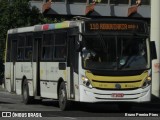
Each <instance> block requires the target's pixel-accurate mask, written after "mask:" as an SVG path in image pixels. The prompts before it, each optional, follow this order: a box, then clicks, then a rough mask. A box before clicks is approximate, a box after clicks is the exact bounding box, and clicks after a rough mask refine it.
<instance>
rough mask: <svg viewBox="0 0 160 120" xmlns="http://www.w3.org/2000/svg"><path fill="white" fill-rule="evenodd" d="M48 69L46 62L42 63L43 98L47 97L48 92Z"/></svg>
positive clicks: (41, 85)
mask: <svg viewBox="0 0 160 120" xmlns="http://www.w3.org/2000/svg"><path fill="white" fill-rule="evenodd" d="M46 71H47V67H46V62H40V88H41V89H40V94H41V97H47V96H49V95H48V92H47V81H46V80H47V74H46Z"/></svg>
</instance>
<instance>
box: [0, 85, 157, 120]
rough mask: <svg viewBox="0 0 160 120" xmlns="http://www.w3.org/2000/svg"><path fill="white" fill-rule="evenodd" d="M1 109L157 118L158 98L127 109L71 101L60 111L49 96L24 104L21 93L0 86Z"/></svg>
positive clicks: (93, 119)
mask: <svg viewBox="0 0 160 120" xmlns="http://www.w3.org/2000/svg"><path fill="white" fill-rule="evenodd" d="M2 112H11V114H12V116H14V117H15V116H16V115H18V113H21V115H22V114H23V115H27V116H28V115H30V113H37V115H39V116H42V118H38V119H45V120H46V119H49V120H51V119H52V120H54V119H55V120H64V119H66V120H68V119H69V120H71V119H72V120H73V119H78V120H82V119H83V120H97V119H98V120H117V119H123V120H136V119H140V120H146V119H148V120H151V119H154V120H159V119H160V100H158V99H154V102H151V103H143V104H133V108H132V109H131V111H130V112H129V111H125V110H124V111H121V110H119V108H118V106H117V104H115V103H107V104H106V103H105V104H104V103H101V104H85V103H73V105H72V108H71V109H70V110H69V111H65V112H62V111H60V109H59V108H58V102H57V101H53V100H50V99H45V100H43V101H41V102H38V101H36V102H34V103H33V104H30V105H24V104H23V102H22V98H21V96H19V95H16V94H14V93H9V92H7V91H5V90H4V89H3V88H2V87H1V86H0V116H2ZM147 115H151V116H152V117H148V116H147ZM131 116H132V117H131ZM137 116H138V117H137ZM140 116H141V117H140ZM153 116H154V117H153ZM157 116H158V117H157ZM0 119H2V118H0ZM3 119H8V118H3ZM9 119H16V120H18V119H22V118H21V117H16V118H9ZM23 119H27V118H23Z"/></svg>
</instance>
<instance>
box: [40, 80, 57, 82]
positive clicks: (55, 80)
mask: <svg viewBox="0 0 160 120" xmlns="http://www.w3.org/2000/svg"><path fill="white" fill-rule="evenodd" d="M40 81H43V82H58V81H56V80H40Z"/></svg>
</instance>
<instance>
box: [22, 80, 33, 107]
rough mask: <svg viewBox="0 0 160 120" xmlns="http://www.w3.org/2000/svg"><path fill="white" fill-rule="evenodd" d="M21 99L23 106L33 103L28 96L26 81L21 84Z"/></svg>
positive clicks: (31, 98)
mask: <svg viewBox="0 0 160 120" xmlns="http://www.w3.org/2000/svg"><path fill="white" fill-rule="evenodd" d="M22 97H23V102H24V103H25V104H30V103H31V102H32V101H33V97H31V96H29V87H28V83H27V80H24V82H23V91H22Z"/></svg>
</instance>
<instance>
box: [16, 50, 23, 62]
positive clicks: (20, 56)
mask: <svg viewBox="0 0 160 120" xmlns="http://www.w3.org/2000/svg"><path fill="white" fill-rule="evenodd" d="M23 55H24V49H23V48H18V57H17V58H18V60H22V59H23Z"/></svg>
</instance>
